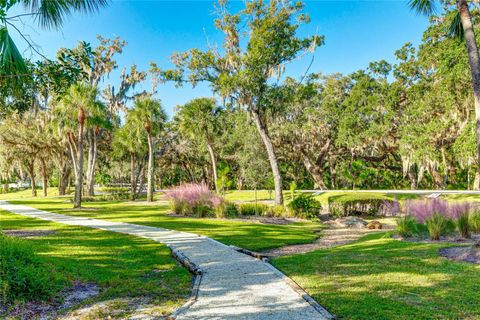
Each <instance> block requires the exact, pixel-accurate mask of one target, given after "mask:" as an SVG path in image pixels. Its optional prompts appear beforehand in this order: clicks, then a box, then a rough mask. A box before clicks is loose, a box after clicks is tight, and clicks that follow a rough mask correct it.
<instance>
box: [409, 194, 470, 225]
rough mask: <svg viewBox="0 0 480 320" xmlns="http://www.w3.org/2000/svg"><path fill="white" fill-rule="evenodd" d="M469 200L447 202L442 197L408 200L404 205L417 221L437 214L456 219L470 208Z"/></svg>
mask: <svg viewBox="0 0 480 320" xmlns="http://www.w3.org/2000/svg"><path fill="white" fill-rule="evenodd" d="M472 208H473V206H472V204H471V203H469V202H457V203H448V201H445V200H442V199H438V198H435V199H425V200H409V201H407V203H406V205H405V209H406V212H407V214H409V215H411V216H412V217H414V218H415V219H416V220H417V221H418V222H419V223H424V222H425V220H427V219H429V218H431V217H432V216H433V215H435V214H439V215H441V216H443V217H444V218H447V219H452V220H456V219H458V218H459V217H461V216H462V215H464V214H467V213H468V212H470V210H472Z"/></svg>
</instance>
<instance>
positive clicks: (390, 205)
mask: <svg viewBox="0 0 480 320" xmlns="http://www.w3.org/2000/svg"><path fill="white" fill-rule="evenodd" d="M401 211H402V210H401V208H400V202H398V201H397V200H383V202H382V204H381V205H380V209H379V210H378V215H379V216H382V217H394V216H396V215H398V214H399V213H400V212H401Z"/></svg>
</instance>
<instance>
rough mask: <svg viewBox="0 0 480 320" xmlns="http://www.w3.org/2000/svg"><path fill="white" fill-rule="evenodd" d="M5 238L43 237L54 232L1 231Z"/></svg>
mask: <svg viewBox="0 0 480 320" xmlns="http://www.w3.org/2000/svg"><path fill="white" fill-rule="evenodd" d="M2 232H3V233H4V234H5V235H7V236H13V237H18V238H30V237H44V236H48V235H50V234H54V233H55V232H56V231H55V230H31V229H30V230H3V231H2Z"/></svg>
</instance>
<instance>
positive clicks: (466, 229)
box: [457, 212, 470, 238]
mask: <svg viewBox="0 0 480 320" xmlns="http://www.w3.org/2000/svg"><path fill="white" fill-rule="evenodd" d="M457 228H458V231H459V232H460V234H461V235H462V237H463V238H470V214H469V213H468V212H466V213H463V214H462V215H460V216H459V217H458V218H457Z"/></svg>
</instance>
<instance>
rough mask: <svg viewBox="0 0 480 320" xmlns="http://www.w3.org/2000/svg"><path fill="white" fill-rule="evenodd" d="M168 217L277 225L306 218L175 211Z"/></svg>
mask: <svg viewBox="0 0 480 320" xmlns="http://www.w3.org/2000/svg"><path fill="white" fill-rule="evenodd" d="M167 216H169V217H173V218H191V219H211V220H225V221H238V222H250V223H263V224H277V225H287V224H292V223H295V222H300V221H302V222H305V221H308V220H303V219H297V218H276V217H261V216H240V217H238V218H232V219H228V218H212V217H205V218H200V217H195V216H182V215H179V214H175V213H169V214H167Z"/></svg>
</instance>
